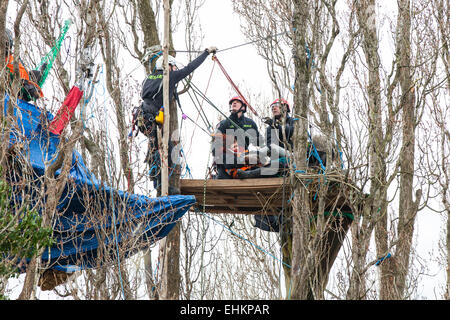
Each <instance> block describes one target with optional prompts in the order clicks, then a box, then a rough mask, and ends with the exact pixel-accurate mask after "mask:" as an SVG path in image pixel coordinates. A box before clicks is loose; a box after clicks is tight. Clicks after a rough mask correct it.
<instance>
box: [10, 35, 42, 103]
mask: <svg viewBox="0 0 450 320" xmlns="http://www.w3.org/2000/svg"><path fill="white" fill-rule="evenodd" d="M5 39H6V43H5V63H6V67H7V68H8V70H9V72H10V76H11V80H13V79H14V71H15V70H14V55H13V53H12V50H13V46H14V40H13V36H12V33H11V31H10V30H9V29H5ZM18 66H19V77H20V82H21V90H20V92H19V95H18V98H19V99H22V100H24V101H27V102H28V101H31V100H36V99H39V98H42V97H44V94H43V92H42V89H41V87H40V86H39V85H38V82H39V81H40V79H41V77H42V73H43V70H45V68H46V67H47V64H43V65H42V67H41V68H40V70H32V71H30V72H29V73H28V71H27V69H26V68H25V67H24V66H23V64H22V62H21V61H19V63H18Z"/></svg>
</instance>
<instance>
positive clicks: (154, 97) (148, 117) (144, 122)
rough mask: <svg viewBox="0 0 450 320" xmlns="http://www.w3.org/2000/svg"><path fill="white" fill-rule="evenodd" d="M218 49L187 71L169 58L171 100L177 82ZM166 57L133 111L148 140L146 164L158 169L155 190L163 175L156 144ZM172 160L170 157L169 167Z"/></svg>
mask: <svg viewBox="0 0 450 320" xmlns="http://www.w3.org/2000/svg"><path fill="white" fill-rule="evenodd" d="M216 51H217V48H216V47H209V48H207V49H205V51H204V52H203V53H202V54H200V55H199V56H198V57H197V58H196V59H194V60H193V61H191V62H190V63H189V64H188V65H187V66H186V67H184V68H181V69H179V68H178V63H177V61H176V60H175V58H174V57H173V56H170V55H169V56H168V62H169V99H170V100H172V99H173V98H174V97H175V95H176V94H177V92H176V86H177V84H178V82H180V81H181V80H183V79H184V78H186V77H187V76H188V75H189V74H191V73H192V72H193V71H194V70H195V69H197V68H198V67H199V66H200V65H201V64H202V63H203V62H204V61H205V59H206V57H207V56H208V55H209V54H210V53H215V52H216ZM163 92H164V90H163V56H160V57H159V58H158V59H157V60H156V63H155V72H153V73H151V74H150V75H148V76H147V78H146V79H145V80H144V82H143V83H142V92H141V98H142V104H141V105H140V107H138V108H135V110H134V111H133V118H134V121H133V122H134V123H133V125H137V126H138V128H139V131H141V132H142V133H144V134H145V135H146V136H147V137H148V139H149V145H148V151H147V156H146V160H145V161H146V163H148V165H149V166H150V168H151V170H152V168H156V172H155V173H156V174H155V175H153V176H151V180H153V182H154V185H155V188H157V187H158V186H159V184H160V183H159V180H160V179H161V175H160V173H159V169H160V159H159V152H158V141H157V127H158V126H162V123H163V110H164V106H163V104H164V102H163V100H164V96H163ZM171 149H172V146H171V145H170V143H169V155H170V154H171ZM171 163H172V160H171V157H169V166H171Z"/></svg>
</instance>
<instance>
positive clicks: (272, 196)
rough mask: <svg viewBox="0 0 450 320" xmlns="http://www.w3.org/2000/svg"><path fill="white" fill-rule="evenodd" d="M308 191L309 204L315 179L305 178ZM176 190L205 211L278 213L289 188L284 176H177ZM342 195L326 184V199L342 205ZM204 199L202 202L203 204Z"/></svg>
mask: <svg viewBox="0 0 450 320" xmlns="http://www.w3.org/2000/svg"><path fill="white" fill-rule="evenodd" d="M308 190H310V191H311V192H310V194H311V204H312V206H314V205H315V201H314V197H315V194H316V191H315V190H317V180H315V179H310V180H309V181H308ZM180 191H181V194H184V195H194V196H195V198H196V199H197V203H196V204H195V206H196V208H197V209H198V210H200V211H203V210H204V211H205V212H208V213H232V214H269V215H276V214H279V213H280V210H281V209H282V208H283V206H288V205H289V202H288V200H290V198H291V197H292V191H293V188H292V186H291V185H289V184H288V179H284V178H262V179H227V180H203V179H197V180H196V179H194V180H188V179H181V180H180ZM345 200H346V199H345V196H344V194H343V193H342V190H340V188H336V184H335V185H334V187H331V188H330V187H329V191H328V193H327V203H333V204H334V205H336V206H338V207H340V208H342V207H343V206H345ZM204 203H205V206H203V204H204Z"/></svg>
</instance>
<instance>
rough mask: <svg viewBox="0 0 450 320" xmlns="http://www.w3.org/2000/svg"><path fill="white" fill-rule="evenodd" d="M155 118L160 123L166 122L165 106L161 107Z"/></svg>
mask: <svg viewBox="0 0 450 320" xmlns="http://www.w3.org/2000/svg"><path fill="white" fill-rule="evenodd" d="M155 120H156V122H157V123H159V124H163V123H164V107H161V109H159V113H158V115H157V116H156V118H155Z"/></svg>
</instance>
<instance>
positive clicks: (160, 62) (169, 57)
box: [155, 55, 177, 70]
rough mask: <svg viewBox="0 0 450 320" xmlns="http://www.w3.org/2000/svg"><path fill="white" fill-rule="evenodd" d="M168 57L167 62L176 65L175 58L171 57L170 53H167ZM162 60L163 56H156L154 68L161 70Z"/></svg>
mask: <svg viewBox="0 0 450 320" xmlns="http://www.w3.org/2000/svg"><path fill="white" fill-rule="evenodd" d="M168 59H169V64H170V65H172V66H175V67H176V66H177V61H176V60H175V58H174V57H172V56H171V55H169V56H168ZM163 60H164V57H163V56H160V57H159V58H158V60H156V64H155V68H156V70H163Z"/></svg>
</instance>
